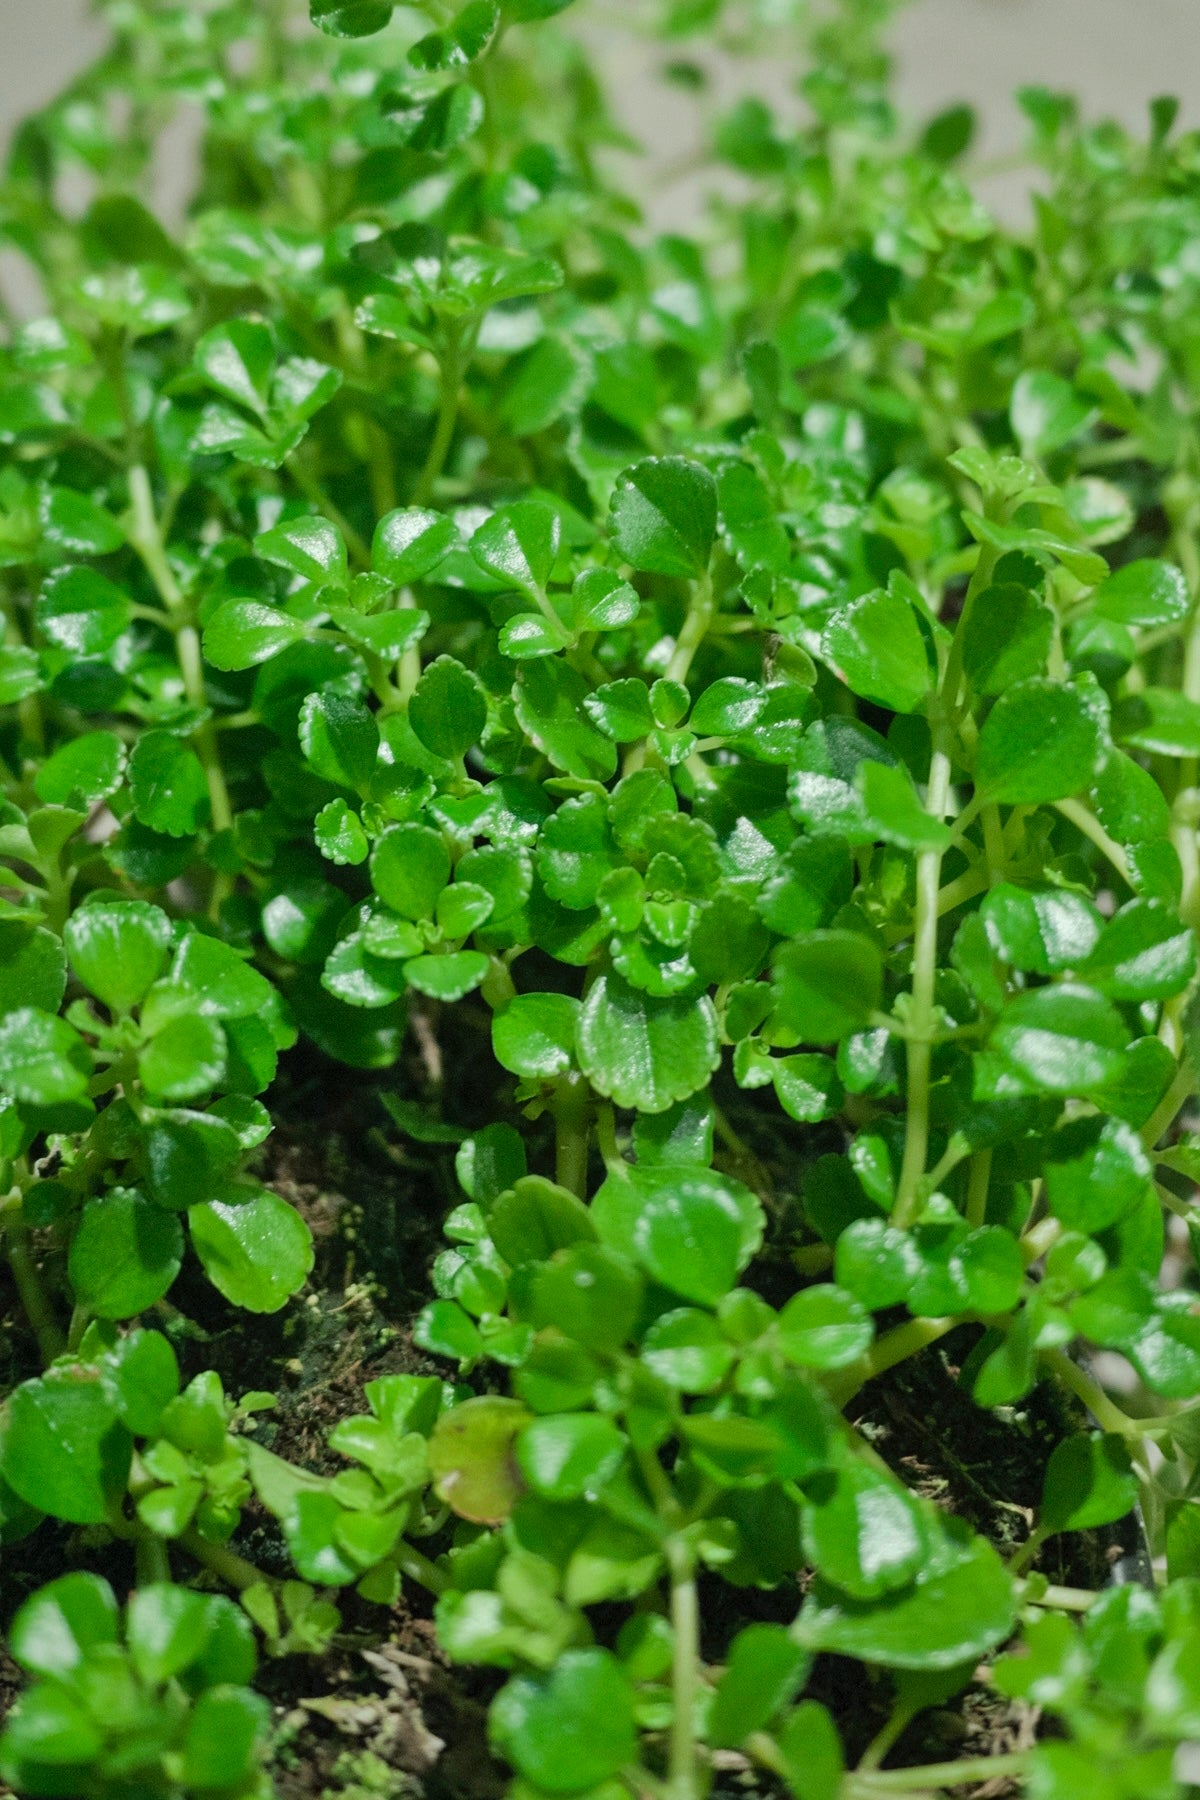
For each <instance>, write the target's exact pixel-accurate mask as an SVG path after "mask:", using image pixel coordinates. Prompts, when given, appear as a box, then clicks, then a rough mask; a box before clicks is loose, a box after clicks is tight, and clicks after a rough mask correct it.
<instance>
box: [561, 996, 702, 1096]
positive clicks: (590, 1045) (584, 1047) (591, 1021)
mask: <svg viewBox="0 0 1200 1800" xmlns="http://www.w3.org/2000/svg"><path fill="white" fill-rule="evenodd" d="M576 1054H577V1057H578V1060H579V1066H580V1068H581V1069H582V1070H583V1072H584V1074H585V1075H586V1076H587V1078H588V1080H589V1081H590V1082H591V1084H592V1086H593V1087H594V1088H595V1089H596V1091H597V1093H600V1094H604V1095H605V1096H606V1097H607V1098H609V1099H612V1100H615V1101H616V1103H617V1105H618V1106H629V1107H634V1108H636V1109H637V1110H638V1111H639V1112H647V1113H659V1112H665V1111H666V1109H667V1108H668V1107H669V1106H670V1105H672V1103H673V1102H674V1101H676V1100H686V1099H687V1097H688V1095H689V1094H694V1093H696V1092H697V1091H698V1090H699V1089H700V1088H702V1087H704V1086H705V1085H706V1084H707V1082H708V1079H709V1077H710V1075H711V1074H712V1073H713V1071H714V1070H715V1069H716V1068H717V1066H718V1064H719V1062H720V1056H721V1052H720V1044H719V1038H718V1032H717V1018H716V1013H715V1011H714V1010H713V1005H712V1002H711V1001H710V1000H709V998H708V996H707V995H700V996H699V997H698V998H697V999H686V998H683V997H680V996H670V997H668V998H665V999H656V998H655V997H653V996H652V995H650V994H645V993H642V992H641V991H640V990H639V989H638V988H634V987H631V986H630V985H629V983H628V982H627V981H625V980H623V978H622V977H621V976H620V975H616V974H609V975H602V976H601V977H600V979H599V980H598V981H597V982H596V983H595V984H594V985H593V987H592V989H591V991H590V993H589V994H588V997H587V999H586V1000H585V1001H584V1003H583V1009H582V1011H581V1013H580V1015H579V1029H578V1038H577V1043H576Z"/></svg>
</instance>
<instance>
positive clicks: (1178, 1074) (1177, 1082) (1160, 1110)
mask: <svg viewBox="0 0 1200 1800" xmlns="http://www.w3.org/2000/svg"><path fill="white" fill-rule="evenodd" d="M1195 1092H1196V1077H1195V1075H1194V1074H1193V1073H1192V1065H1191V1063H1190V1062H1189V1061H1188V1059H1187V1057H1186V1056H1185V1057H1184V1059H1183V1061H1182V1062H1181V1063H1180V1065H1179V1067H1178V1069H1177V1070H1176V1071H1175V1079H1174V1080H1173V1081H1172V1083H1171V1085H1170V1087H1169V1088H1168V1089H1167V1091H1166V1093H1165V1094H1164V1095H1163V1097H1162V1099H1161V1100H1160V1101H1159V1103H1158V1105H1157V1106H1156V1107H1155V1109H1154V1111H1153V1112H1152V1113H1151V1114H1150V1117H1149V1118H1148V1119H1147V1120H1146V1123H1145V1124H1144V1125H1143V1126H1142V1142H1143V1144H1145V1146H1146V1148H1147V1150H1153V1148H1154V1146H1155V1145H1156V1144H1157V1142H1158V1140H1159V1138H1160V1137H1162V1135H1163V1133H1164V1132H1165V1131H1166V1129H1167V1127H1168V1126H1169V1125H1170V1124H1171V1122H1172V1120H1173V1119H1174V1117H1175V1115H1176V1113H1177V1112H1178V1111H1179V1109H1180V1107H1181V1106H1183V1105H1184V1104H1185V1102H1186V1101H1188V1100H1190V1099H1191V1097H1192V1095H1193V1094H1194V1093H1195Z"/></svg>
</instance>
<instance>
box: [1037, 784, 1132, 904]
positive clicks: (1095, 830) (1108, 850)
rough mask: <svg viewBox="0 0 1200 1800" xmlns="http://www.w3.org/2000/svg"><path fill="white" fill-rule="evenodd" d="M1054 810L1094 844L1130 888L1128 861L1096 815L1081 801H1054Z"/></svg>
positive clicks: (1130, 875) (1130, 878) (1130, 876)
mask: <svg viewBox="0 0 1200 1800" xmlns="http://www.w3.org/2000/svg"><path fill="white" fill-rule="evenodd" d="M1054 808H1055V811H1056V812H1060V813H1061V814H1062V816H1063V818H1064V819H1069V820H1070V821H1071V824H1072V825H1074V827H1075V829H1076V830H1077V831H1080V832H1082V833H1083V836H1084V837H1085V838H1088V839H1090V841H1091V842H1092V843H1093V844H1095V846H1096V848H1097V850H1099V851H1100V852H1101V854H1102V855H1104V856H1106V857H1107V858H1108V860H1109V862H1110V863H1111V864H1112V866H1113V868H1114V869H1115V870H1116V871H1117V874H1118V875H1119V876H1120V877H1121V880H1122V881H1123V882H1124V883H1125V885H1126V886H1127V887H1132V886H1133V876H1132V874H1131V872H1130V868H1129V859H1128V857H1127V856H1126V855H1125V852H1124V850H1123V849H1122V848H1121V846H1120V844H1118V843H1116V842H1115V840H1114V839H1113V838H1110V837H1109V835H1108V833H1107V831H1105V829H1104V827H1103V825H1101V823H1100V821H1099V819H1098V818H1097V817H1096V815H1095V814H1094V813H1093V812H1091V811H1090V810H1089V808H1088V807H1086V806H1085V805H1084V804H1083V802H1082V801H1081V800H1056V801H1055V802H1054Z"/></svg>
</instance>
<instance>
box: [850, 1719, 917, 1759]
mask: <svg viewBox="0 0 1200 1800" xmlns="http://www.w3.org/2000/svg"><path fill="white" fill-rule="evenodd" d="M916 1716H917V1714H916V1709H915V1708H914V1706H913V1705H912V1704H911V1703H910V1702H906V1701H897V1703H896V1705H895V1707H894V1709H893V1711H892V1713H891V1714H890V1716H889V1717H888V1719H887V1720H886V1721H885V1723H884V1724H883V1725H882V1726H881V1727H880V1729H879V1730H878V1731H877V1732H876V1733H875V1736H874V1737H873V1738H872V1739H871V1741H870V1743H869V1744H868V1745H867V1747H866V1749H865V1750H864V1751H863V1753H862V1755H861V1756H860V1757H859V1759H858V1767H857V1769H856V1770H855V1771H854V1772H855V1774H856V1775H870V1774H872V1773H873V1772H874V1771H875V1770H876V1769H878V1767H879V1765H880V1764H881V1763H882V1761H883V1759H884V1757H885V1756H886V1755H887V1754H888V1751H889V1750H891V1748H892V1746H893V1745H894V1744H895V1743H896V1742H897V1741H898V1739H900V1738H901V1737H903V1735H904V1733H905V1731H906V1730H907V1729H908V1727H909V1726H910V1725H911V1724H912V1722H913V1720H914V1719H915V1718H916Z"/></svg>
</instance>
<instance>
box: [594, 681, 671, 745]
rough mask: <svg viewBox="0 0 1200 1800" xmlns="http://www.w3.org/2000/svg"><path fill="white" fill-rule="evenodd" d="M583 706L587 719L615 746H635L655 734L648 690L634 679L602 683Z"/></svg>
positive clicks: (641, 682)
mask: <svg viewBox="0 0 1200 1800" xmlns="http://www.w3.org/2000/svg"><path fill="white" fill-rule="evenodd" d="M583 704H584V709H585V710H586V712H587V715H588V718H589V719H591V721H592V723H593V724H594V725H597V726H599V728H600V730H601V731H602V732H603V733H604V735H605V737H609V738H611V739H612V740H613V742H614V744H634V743H636V742H637V741H638V739H639V738H644V737H645V736H646V735H647V734H648V733H649V732H651V731H653V730H654V726H655V722H656V721H655V718H654V714H653V712H652V711H651V710H650V689H649V688H648V687H647V686H646V683H645V682H644V681H640V680H639V679H638V678H637V677H636V676H632V675H631V676H626V677H624V678H623V679H622V680H620V681H606V682H604V683H603V684H602V686H600V687H598V688H597V689H596V690H595V692H594V693H591V694H588V695H587V696H586V697H585V699H584V702H583Z"/></svg>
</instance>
